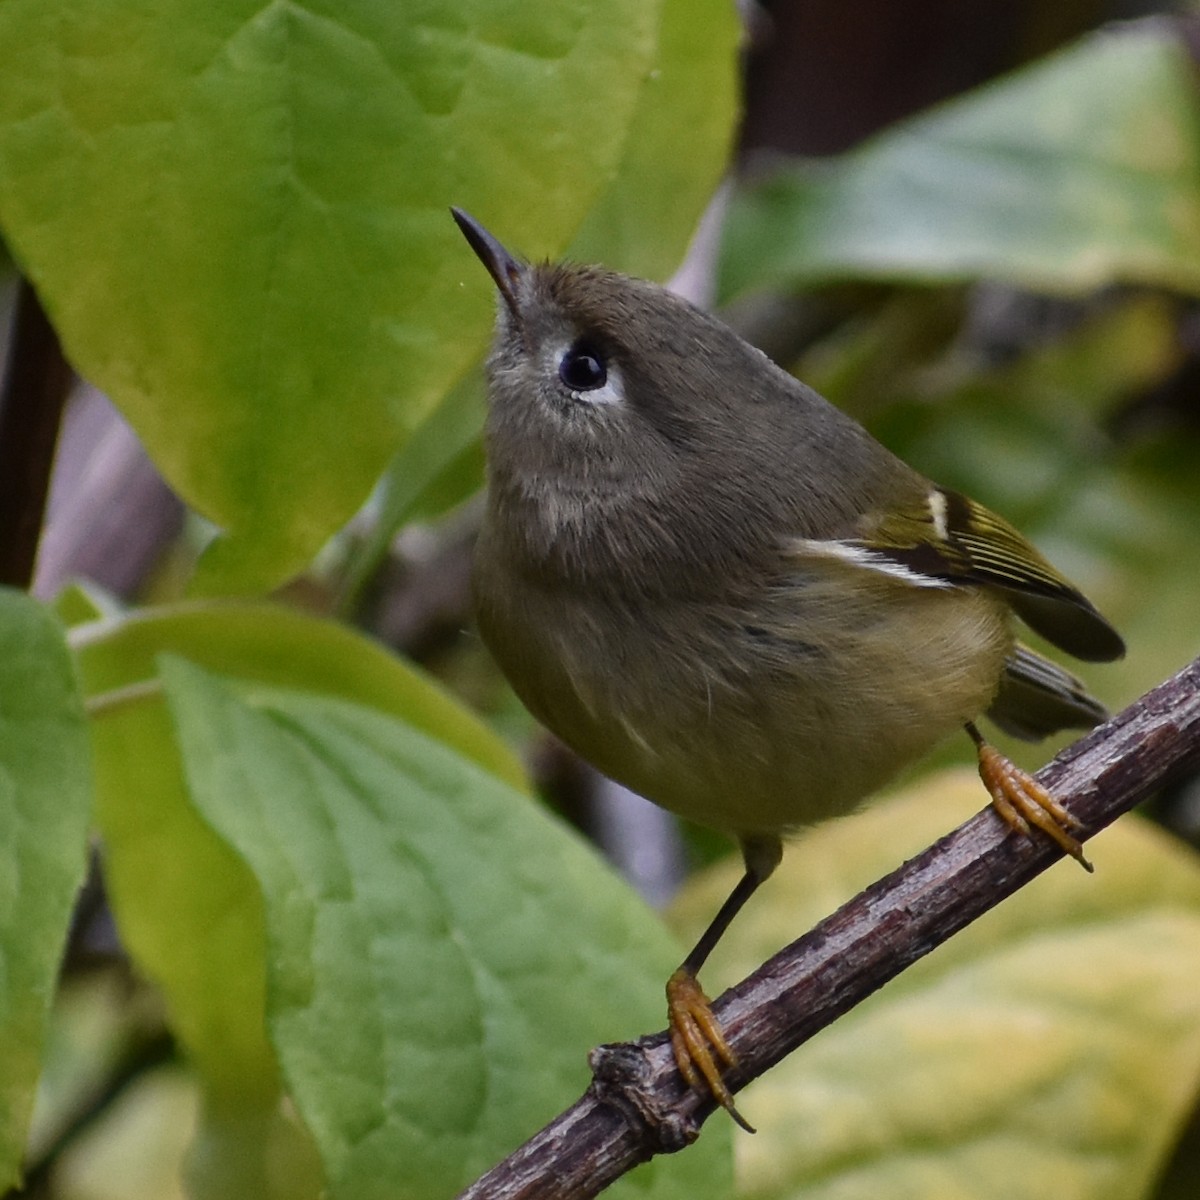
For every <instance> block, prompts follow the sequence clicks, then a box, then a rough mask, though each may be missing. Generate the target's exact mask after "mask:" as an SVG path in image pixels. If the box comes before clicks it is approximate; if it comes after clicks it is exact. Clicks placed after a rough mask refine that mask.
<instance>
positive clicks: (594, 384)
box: [554, 339, 625, 404]
mask: <svg viewBox="0 0 1200 1200" xmlns="http://www.w3.org/2000/svg"><path fill="white" fill-rule="evenodd" d="M554 361H555V371H556V373H557V375H558V378H559V382H560V383H561V384H562V385H563V387H565V388H566V389H567V391H568V392H570V393H571V398H572V399H573V400H577V401H579V402H580V403H581V404H621V403H623V402H624V399H625V393H624V391H623V389H622V387H621V375H620V372H619V371H618V370H617V368H616V364H615V363H613V362H611V361H610V360H609V359H608V357H607V356H606V355H605V354H604V353H603V352H602V351H600V350H599V349H597V348H596V347H594V346H592V345H591V344H590V343H588V342H587V341H586V340H584V339H579V340H577V341H575V342H572V343H571V345H569V346H565V347H563V349H562V350H560V351H559V352H558V353H557V354H556V355H555V356H554Z"/></svg>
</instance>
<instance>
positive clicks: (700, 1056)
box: [667, 838, 783, 1133]
mask: <svg viewBox="0 0 1200 1200" xmlns="http://www.w3.org/2000/svg"><path fill="white" fill-rule="evenodd" d="M782 851H783V848H782V845H781V843H780V841H779V839H778V838H745V839H743V840H742V855H743V857H744V858H745V862H746V873H745V874H744V875H743V876H742V878H741V879H740V880H739V881H738V884H737V887H735V888H734V889H733V891H732V892H730V894H729V897H728V899H726V901H725V903H724V904H722V905H721V908H720V910H719V911H718V912H717V915H716V916H715V917H714V918H713V919H712V923H711V924H710V925H709V927H708V928H707V929H706V930H705V931H704V932H703V933H702V934H701V935H700V940H699V941H698V942H697V943H696V944H695V946H693V947H692V950H691V953H690V954H688V956H687V958H685V959H684V960H683V962H682V963H681V964H680V966H679V969H678V970H677V971H676V972H675V973H674V974H673V975H672V976H671V978H670V979H668V980H667V1019H668V1023H669V1025H670V1030H671V1048H672V1050H674V1052H675V1062H676V1064H677V1065H678V1067H679V1072H680V1074H681V1075H682V1076H683V1077H684V1079H685V1080H686V1081H687V1083H688V1086H689V1087H691V1088H693V1089H695V1090H696V1091H698V1092H703V1091H708V1092H709V1093H710V1094H711V1095H712V1097H713V1099H714V1100H716V1101H717V1103H718V1104H720V1106H721V1107H722V1108H723V1109H725V1111H726V1112H727V1113H729V1115H730V1116H731V1117H732V1118H733V1119H734V1120H735V1121H736V1122H737V1123H738V1124H739V1125H740V1126H741V1127H742V1128H743V1129H744V1130H746V1132H747V1133H753V1132H754V1127H753V1126H752V1125H750V1123H749V1122H748V1121H747V1120H746V1119H745V1118H744V1117H743V1116H742V1114H741V1113H740V1112H738V1110H737V1107H736V1106H735V1105H734V1103H733V1095H732V1093H731V1092H730V1091H729V1089H728V1088H727V1087H726V1086H725V1081H724V1080H723V1079H722V1078H721V1072H722V1070H723V1069H724V1068H725V1067H731V1066H733V1064H734V1062H735V1061H736V1059H735V1057H734V1053H733V1051H732V1050H731V1049H730V1048H729V1043H728V1042H727V1041H726V1040H725V1034H724V1033H723V1032H722V1030H721V1023H720V1022H719V1021H718V1020H717V1018H716V1016H715V1014H714V1013H713V1011H712V1006H711V1005H710V1003H709V999H708V997H707V996H706V995H705V994H704V989H703V988H702V987H701V986H700V980H699V979H698V978H697V976H698V975H699V972H700V968H701V967H702V966H704V964H705V962H706V961H707V960H708V956H709V955H710V954H711V953H712V951H713V947H715V946H716V944H717V942H719V941H720V940H721V935H722V934H723V933H724V932H725V930H726V929H728V928H729V923H730V922H731V921H732V920H733V918H734V917H735V916H737V914H738V912H739V911H740V910H741V908H742V905H744V904H745V903H746V901H747V900H749V899H750V897H751V896H752V895H754V893H755V892H756V891H757V890H758V887H759V885H760V884H761V883H762V882H763V880H765V879H766V878H767V876H769V875H770V874H771V872H772V871H774V870H775V868H776V867H777V866H778V865H779V859H780V855H781V854H782Z"/></svg>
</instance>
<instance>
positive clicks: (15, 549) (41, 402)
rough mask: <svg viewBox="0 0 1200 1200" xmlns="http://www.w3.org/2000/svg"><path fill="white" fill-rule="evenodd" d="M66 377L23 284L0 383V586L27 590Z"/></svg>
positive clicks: (50, 334)
mask: <svg viewBox="0 0 1200 1200" xmlns="http://www.w3.org/2000/svg"><path fill="white" fill-rule="evenodd" d="M72 380H73V375H72V372H71V368H70V367H69V366H68V365H67V362H66V360H65V359H64V358H63V356H62V349H61V347H60V346H59V344H58V336H57V334H55V332H54V329H53V327H52V326H51V324H50V322H49V320H48V319H47V317H46V314H45V312H44V311H43V309H42V306H41V304H40V303H39V301H38V298H37V295H36V294H35V293H34V290H33V288H32V287H31V286H30V284H29V281H28V280H26V279H22V280H21V282H20V284H19V285H18V289H17V301H16V305H15V308H14V312H13V321H12V340H11V343H10V345H9V352H8V362H7V364H6V367H5V371H4V375H3V378H2V379H0V584H3V585H6V586H8V587H17V588H22V589H26V590H27V589H28V588H29V585H30V583H31V582H32V580H33V565H34V561H35V560H36V558H37V547H38V539H39V537H40V536H41V530H42V521H43V518H44V516H45V512H46V498H47V495H48V493H49V490H50V471H51V468H52V466H53V465H54V446H55V443H56V442H57V440H58V429H59V425H60V424H61V423H62V414H63V407H64V405H65V404H66V400H67V395H68V394H69V392H70V390H71V383H72Z"/></svg>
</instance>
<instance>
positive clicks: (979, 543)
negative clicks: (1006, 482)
mask: <svg viewBox="0 0 1200 1200" xmlns="http://www.w3.org/2000/svg"><path fill="white" fill-rule="evenodd" d="M863 534H864V537H863V542H864V544H867V545H869V546H870V547H871V549H872V550H874V551H875V552H876V553H879V554H882V555H883V556H884V557H886V558H890V559H892V560H893V561H895V562H897V563H900V564H902V565H903V566H906V567H908V568H909V569H911V570H913V571H918V572H920V573H921V574H924V575H928V576H930V577H932V578H937V579H946V580H949V581H952V582H963V583H968V582H970V583H981V584H987V585H988V586H990V587H995V588H999V589H1001V590H1002V591H1003V592H1004V593H1005V595H1006V597H1007V598H1008V601H1009V603H1010V604H1011V605H1012V607H1013V611H1014V612H1016V614H1017V615H1018V616H1019V617H1020V618H1021V619H1022V620H1023V621H1024V622H1025V623H1026V624H1027V625H1028V626H1029V627H1030V628H1031V629H1033V630H1035V631H1036V632H1038V633H1040V634H1041V635H1042V636H1043V637H1044V638H1046V639H1047V640H1048V641H1050V642H1053V643H1054V645H1056V646H1058V647H1059V648H1060V649H1062V650H1065V651H1066V652H1067V653H1068V654H1073V655H1074V656H1075V657H1076V658H1081V659H1084V660H1085V661H1088V662H1108V661H1110V660H1111V659H1114V658H1120V657H1121V655H1122V654H1124V653H1125V644H1124V642H1122V641H1121V637H1120V635H1119V634H1118V633H1117V631H1116V630H1115V629H1113V627H1112V626H1111V625H1110V624H1109V623H1108V622H1107V621H1106V620H1105V619H1104V618H1103V617H1102V616H1101V615H1100V614H1099V613H1098V612H1097V611H1096V608H1095V606H1094V605H1093V604H1092V602H1091V601H1090V600H1088V598H1087V597H1086V596H1084V595H1083V593H1082V592H1080V591H1079V589H1078V588H1076V587H1074V586H1073V585H1072V584H1070V583H1069V582H1068V581H1067V580H1066V579H1064V578H1063V577H1062V575H1060V574H1059V573H1058V572H1057V571H1056V570H1055V569H1054V568H1053V567H1052V566H1051V565H1050V564H1049V563H1048V562H1047V561H1046V560H1045V559H1044V558H1043V557H1042V555H1041V554H1039V553H1038V551H1037V550H1035V549H1034V547H1033V546H1032V545H1030V543H1029V542H1028V541H1027V540H1026V539H1025V538H1024V537H1023V536H1022V535H1021V534H1020V533H1018V532H1017V530H1016V529H1014V528H1013V527H1012V526H1011V525H1010V524H1009V523H1008V522H1007V521H1006V520H1004V518H1003V517H998V516H997V515H996V514H995V513H994V512H991V511H990V510H989V509H986V508H984V507H983V505H982V504H976V503H975V501H974V500H970V499H968V498H967V497H966V496H963V495H960V494H959V493H958V492H951V491H947V490H945V489H943V488H934V489H932V491H931V492H930V493H929V494H928V495H927V496H926V497H924V498H922V500H921V501H919V502H918V503H916V504H914V505H910V506H909V507H907V508H905V509H902V510H900V511H898V512H892V513H889V514H887V515H886V516H884V517H881V518H877V519H876V520H874V521H869V522H867V523H865V526H864V528H863Z"/></svg>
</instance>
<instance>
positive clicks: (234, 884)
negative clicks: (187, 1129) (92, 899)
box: [71, 603, 524, 1200]
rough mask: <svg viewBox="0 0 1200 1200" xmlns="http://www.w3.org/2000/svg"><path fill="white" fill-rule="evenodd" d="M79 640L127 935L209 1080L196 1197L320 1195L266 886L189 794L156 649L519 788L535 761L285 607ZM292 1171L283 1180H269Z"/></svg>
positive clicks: (240, 607)
mask: <svg viewBox="0 0 1200 1200" xmlns="http://www.w3.org/2000/svg"><path fill="white" fill-rule="evenodd" d="M71 640H72V645H73V646H74V648H75V650H76V653H77V661H78V665H79V672H80V675H81V677H82V679H83V681H84V685H85V689H86V692H87V694H88V696H89V699H90V702H91V704H92V706H93V710H94V712H95V719H94V721H93V724H92V739H93V753H94V756H95V763H96V779H97V794H98V803H97V809H98V819H99V823H100V827H101V830H102V831H103V834H104V844H105V877H106V881H107V884H108V888H109V894H110V898H111V902H112V905H113V909H114V912H115V914H116V916H117V920H118V924H119V926H120V929H121V936H122V939H123V941H124V943H125V945H126V946H127V947H128V948H129V950H130V953H131V954H132V955H133V957H134V958H135V960H136V961H137V962H138V964H139V966H140V968H141V969H142V970H143V971H144V972H145V973H146V974H147V975H148V976H149V977H150V978H152V979H154V980H155V981H156V982H157V983H158V984H159V985H160V986H161V987H162V989H163V991H164V993H165V994H166V996H167V998H168V1001H169V1003H170V1006H171V1013H172V1021H173V1025H174V1028H175V1030H176V1032H177V1034H178V1035H179V1037H180V1039H181V1041H182V1042H183V1044H184V1045H185V1046H186V1047H187V1049H188V1052H189V1055H190V1057H191V1059H192V1061H193V1062H194V1064H195V1065H196V1067H197V1070H198V1071H199V1072H200V1074H201V1076H202V1078H203V1080H204V1084H205V1089H206V1104H205V1107H204V1110H203V1113H202V1126H201V1131H200V1135H199V1142H198V1151H197V1154H196V1155H195V1161H194V1164H193V1166H192V1168H191V1171H190V1181H191V1188H192V1191H193V1194H194V1195H196V1196H197V1197H206V1196H213V1197H217V1196H220V1197H222V1198H223V1200H240V1198H241V1197H246V1200H262V1198H263V1197H267V1196H278V1197H280V1198H281V1200H283V1198H287V1200H295V1197H297V1196H299V1195H302V1194H305V1193H303V1192H302V1191H301V1190H300V1185H299V1183H298V1182H297V1181H296V1179H297V1176H299V1177H300V1178H302V1179H303V1178H307V1179H308V1180H309V1191H310V1192H311V1193H312V1194H315V1192H316V1190H317V1188H318V1186H319V1173H318V1174H317V1176H316V1179H317V1181H318V1182H313V1179H314V1175H313V1171H312V1170H308V1172H307V1174H306V1173H305V1172H306V1165H307V1159H306V1155H305V1150H304V1146H303V1137H302V1135H301V1134H300V1132H299V1131H298V1130H295V1129H294V1128H293V1127H291V1126H289V1125H288V1124H287V1123H286V1122H285V1121H281V1118H280V1116H279V1113H278V1105H279V1088H280V1085H279V1076H278V1070H277V1067H276V1063H275V1054H274V1051H273V1050H272V1049H271V1047H270V1045H269V1044H268V1042H267V1040H266V1025H265V1016H264V1013H265V1006H266V986H267V981H266V964H265V955H266V934H265V930H264V915H263V901H262V896H261V893H260V891H259V889H258V886H257V884H256V882H255V880H254V877H253V875H252V874H251V873H250V871H249V870H248V869H247V867H246V865H245V863H244V862H243V861H242V859H241V858H240V857H239V856H238V855H237V854H235V853H234V852H233V851H232V850H231V849H230V848H229V847H228V846H227V845H226V843H225V842H224V841H223V840H222V839H221V838H220V837H218V836H217V835H216V834H215V833H214V832H213V830H212V829H211V827H210V826H209V825H208V824H207V822H205V821H204V820H203V818H202V817H201V816H200V815H199V814H197V813H196V811H195V809H194V808H193V807H192V805H191V803H190V800H189V798H188V794H187V790H186V787H185V784H184V780H183V775H182V767H181V764H180V761H179V754H178V750H177V748H176V745H175V739H174V734H173V730H172V727H171V724H170V721H169V718H168V715H167V712H166V707H165V705H164V703H163V699H162V696H161V693H160V691H159V684H158V675H157V668H156V663H155V659H156V656H157V655H158V654H159V653H161V652H163V651H164V650H173V651H175V652H176V653H181V654H187V655H189V656H190V657H191V658H192V659H194V660H195V661H197V662H202V663H205V664H206V665H209V666H212V667H215V668H218V669H226V670H230V671H236V672H238V673H239V674H241V675H243V676H246V677H250V678H255V679H259V680H262V681H266V682H271V683H278V684H289V685H292V686H295V687H299V688H305V689H308V690H309V691H315V692H327V693H329V694H333V695H339V696H345V697H350V698H353V699H356V700H358V701H360V702H362V703H366V704H373V705H376V706H378V707H380V708H381V709H383V710H384V711H387V712H392V713H396V714H398V715H400V716H403V717H405V718H406V719H407V720H409V721H411V722H412V723H413V724H415V725H416V726H417V727H418V728H423V729H426V730H428V731H430V732H431V733H433V734H435V735H437V736H439V737H441V738H444V739H445V740H446V741H447V742H448V743H449V744H451V745H453V746H455V747H456V748H458V749H459V750H460V751H461V752H462V753H463V754H465V755H468V756H470V757H473V758H475V759H476V760H477V761H478V762H479V763H480V764H481V765H482V766H484V767H485V768H486V769H488V770H491V771H494V772H496V773H497V774H498V775H499V776H501V777H502V778H505V779H508V780H510V781H511V782H512V783H513V784H515V785H521V784H522V783H523V780H524V772H523V771H522V769H521V767H520V764H519V763H518V762H517V761H516V760H515V758H514V757H513V755H512V753H511V752H510V751H509V750H508V748H507V747H506V746H505V745H504V744H503V743H502V742H501V741H500V740H499V739H498V738H497V737H496V736H495V735H494V734H493V733H492V732H491V731H490V730H489V729H487V728H486V727H485V726H484V725H482V724H481V723H480V722H479V721H477V720H476V719H475V718H473V717H472V716H470V714H468V713H466V712H465V711H464V710H463V709H462V708H461V707H460V706H459V705H457V704H456V703H455V702H454V701H452V700H451V699H450V698H449V697H448V696H447V695H446V694H445V693H444V692H443V691H442V690H441V689H440V688H438V687H437V686H436V685H434V684H433V683H432V682H430V681H428V680H426V679H425V678H424V677H422V676H421V675H420V674H419V673H417V672H416V671H414V670H412V669H411V668H408V667H406V666H405V665H403V664H402V663H401V662H400V661H399V660H397V659H396V658H395V657H394V656H392V655H390V654H388V653H387V651H385V650H384V649H383V648H382V647H381V646H378V645H376V644H375V643H373V642H370V641H368V640H367V639H366V638H363V637H361V636H359V635H356V634H354V633H352V632H350V631H349V630H347V629H345V628H344V627H341V626H338V625H335V624H333V623H331V622H327V621H320V620H317V619H315V618H312V617H308V616H304V615H302V614H299V613H295V612H292V611H290V610H287V609H283V608H280V607H278V606H276V605H270V604H249V603H228V604H215V603H209V604H192V605H182V606H179V607H176V608H169V609H160V610H146V611H143V612H139V613H134V614H131V615H128V616H125V617H110V618H106V619H103V620H99V621H95V622H93V623H91V624H85V625H80V626H78V627H77V628H76V629H74V630H73V631H72V634H71ZM294 1163H298V1164H299V1165H298V1166H287V1164H294ZM280 1164H284V1165H283V1166H281V1165H280ZM285 1168H286V1169H285ZM281 1173H282V1176H283V1181H282V1182H279V1181H276V1182H272V1181H273V1180H277V1177H278V1176H280V1175H281Z"/></svg>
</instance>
